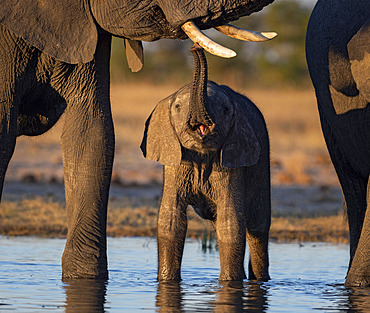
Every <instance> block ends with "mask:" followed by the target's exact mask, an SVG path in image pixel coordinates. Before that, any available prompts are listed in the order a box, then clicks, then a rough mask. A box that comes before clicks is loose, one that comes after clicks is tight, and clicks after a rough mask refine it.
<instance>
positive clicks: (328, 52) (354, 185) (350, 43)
mask: <svg viewBox="0 0 370 313" xmlns="http://www.w3.org/2000/svg"><path fill="white" fill-rule="evenodd" d="M369 8H370V1H369V0H356V1H355V0H335V1H333V0H319V1H318V3H317V4H316V7H315V9H314V11H313V12H312V15H311V18H310V21H309V24H308V29H307V37H306V55H307V63H308V67H309V71H310V75H311V79H312V82H313V85H314V87H315V91H316V97H317V103H318V108H319V113H320V119H321V126H322V130H323V134H324V137H325V140H326V144H327V147H328V150H329V153H330V156H331V159H332V161H333V164H334V167H335V170H336V172H337V175H338V178H339V181H340V184H341V186H342V190H343V194H344V198H345V201H346V206H347V214H348V222H349V230H350V264H349V268H348V273H347V279H346V285H347V286H366V285H369V284H370V183H369V174H370V106H369V101H370V79H369V75H370V10H369Z"/></svg>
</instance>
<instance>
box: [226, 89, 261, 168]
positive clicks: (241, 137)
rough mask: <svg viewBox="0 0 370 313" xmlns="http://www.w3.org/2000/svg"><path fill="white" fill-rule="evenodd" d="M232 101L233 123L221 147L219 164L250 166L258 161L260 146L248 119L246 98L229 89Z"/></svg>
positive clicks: (231, 166)
mask: <svg viewBox="0 0 370 313" xmlns="http://www.w3.org/2000/svg"><path fill="white" fill-rule="evenodd" d="M230 92H231V93H232V96H231V97H230V98H231V99H232V101H233V102H234V123H233V125H232V127H231V128H230V130H229V132H228V134H227V137H226V140H225V142H224V144H223V145H222V148H221V164H222V165H223V166H225V167H228V168H237V167H243V166H252V165H255V164H256V163H257V162H258V159H259V157H260V152H261V146H260V144H259V142H258V140H257V137H256V135H255V132H254V130H253V128H252V126H251V125H250V123H249V121H248V114H251V113H250V112H248V108H247V107H246V101H249V100H248V99H247V98H245V97H243V96H242V95H240V94H237V93H236V92H234V91H232V90H231V89H229V93H230Z"/></svg>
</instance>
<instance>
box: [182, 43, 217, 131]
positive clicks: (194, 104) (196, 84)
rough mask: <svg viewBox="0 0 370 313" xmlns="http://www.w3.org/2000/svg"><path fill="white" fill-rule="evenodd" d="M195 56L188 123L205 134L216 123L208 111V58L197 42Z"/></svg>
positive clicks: (193, 48) (192, 49)
mask: <svg viewBox="0 0 370 313" xmlns="http://www.w3.org/2000/svg"><path fill="white" fill-rule="evenodd" d="M191 52H192V53H193V56H194V63H195V67H194V77H193V86H192V90H191V95H190V104H189V115H188V125H189V127H190V128H191V129H192V130H196V129H198V130H199V132H200V134H201V135H205V134H206V133H208V131H209V130H210V127H211V126H213V125H214V123H213V121H212V119H211V118H210V116H209V114H208V112H207V82H208V79H207V78H208V75H207V59H206V56H205V55H204V50H203V49H202V48H201V47H200V46H199V45H198V44H195V45H194V46H193V47H192V48H191Z"/></svg>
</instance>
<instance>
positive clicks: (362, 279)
mask: <svg viewBox="0 0 370 313" xmlns="http://www.w3.org/2000/svg"><path fill="white" fill-rule="evenodd" d="M344 285H345V286H346V287H370V276H368V275H366V276H360V275H350V274H349V275H348V276H347V279H346V282H345V283H344Z"/></svg>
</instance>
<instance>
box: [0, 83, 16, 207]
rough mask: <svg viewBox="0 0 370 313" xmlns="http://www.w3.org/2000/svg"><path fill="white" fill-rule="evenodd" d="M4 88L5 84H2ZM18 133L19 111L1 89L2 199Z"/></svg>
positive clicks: (0, 169)
mask: <svg viewBox="0 0 370 313" xmlns="http://www.w3.org/2000/svg"><path fill="white" fill-rule="evenodd" d="M2 88H4V85H3V86H2ZM16 135H17V112H16V106H15V105H13V104H12V101H11V100H10V99H9V98H7V97H5V96H3V90H0V200H1V196H2V191H3V186H4V179H5V174H6V170H7V168H8V164H9V161H10V159H11V157H12V155H13V152H14V148H15V142H16Z"/></svg>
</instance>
